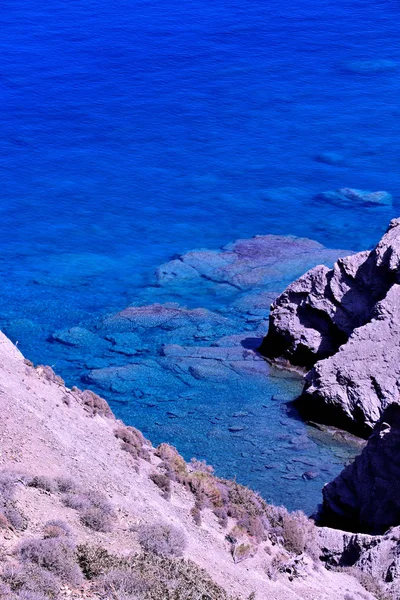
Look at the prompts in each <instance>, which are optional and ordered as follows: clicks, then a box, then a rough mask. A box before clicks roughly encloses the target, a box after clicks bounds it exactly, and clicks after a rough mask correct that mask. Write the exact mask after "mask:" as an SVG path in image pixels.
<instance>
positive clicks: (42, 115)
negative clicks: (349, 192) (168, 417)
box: [0, 0, 400, 509]
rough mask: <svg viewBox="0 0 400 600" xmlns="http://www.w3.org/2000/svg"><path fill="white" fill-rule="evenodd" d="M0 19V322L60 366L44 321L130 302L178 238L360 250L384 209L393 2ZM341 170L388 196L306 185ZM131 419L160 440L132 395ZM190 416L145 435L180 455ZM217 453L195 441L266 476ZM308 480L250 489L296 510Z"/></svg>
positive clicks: (392, 97) (396, 93) (150, 4)
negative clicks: (351, 204) (360, 203)
mask: <svg viewBox="0 0 400 600" xmlns="http://www.w3.org/2000/svg"><path fill="white" fill-rule="evenodd" d="M0 20H1V31H2V35H1V40H0V44H1V51H2V62H1V79H0V84H1V94H2V107H3V110H2V120H1V128H2V131H1V140H2V141H1V151H2V153H1V162H0V167H1V181H2V199H1V203H0V243H1V254H0V273H1V286H0V325H1V326H3V327H4V329H5V331H6V332H7V333H9V335H10V336H11V337H12V339H14V340H18V342H19V347H20V348H21V349H22V350H23V351H24V352H25V353H26V354H27V355H28V356H29V357H30V358H32V359H33V360H34V361H35V362H48V363H50V364H55V365H56V366H55V368H56V369H57V370H58V371H59V372H60V373H61V375H63V376H65V378H66V379H67V381H69V383H73V381H72V379H73V378H75V377H77V376H78V375H79V374H82V372H83V370H84V367H83V366H82V365H81V370H79V365H77V364H76V363H73V367H71V366H70V364H71V363H69V362H68V361H67V360H65V359H63V357H62V356H61V355H60V349H59V348H58V349H56V347H55V345H54V344H50V343H49V342H48V337H49V335H50V334H51V333H52V332H54V331H55V330H58V329H60V328H61V327H66V326H72V325H76V324H77V323H79V322H81V321H85V320H87V319H88V318H89V316H90V318H96V317H100V316H101V315H103V314H104V313H108V312H113V311H116V310H119V309H121V308H124V307H125V306H127V305H129V304H130V303H132V302H134V301H135V299H136V298H138V297H140V295H141V294H144V292H143V290H144V287H145V286H146V285H147V284H148V283H149V282H151V278H152V272H153V270H154V268H155V267H156V266H157V265H159V264H160V263H162V262H164V261H166V260H168V259H169V258H170V257H171V256H173V255H174V254H176V253H182V252H186V251H188V250H190V249H191V248H194V247H206V248H216V247H219V246H221V245H223V244H226V243H228V242H230V241H231V240H234V239H236V238H238V237H250V236H252V235H255V234H265V233H278V234H294V235H301V236H307V237H311V238H313V239H317V240H318V241H320V242H322V243H323V244H325V245H327V246H329V247H341V248H351V249H355V250H357V249H362V248H366V247H370V246H371V244H373V243H374V242H376V241H377V240H378V238H379V236H380V235H381V234H382V232H383V231H384V229H385V227H386V225H387V223H388V221H389V219H390V218H391V217H393V216H398V212H399V210H398V209H399V202H400V173H399V170H398V159H399V145H398V140H399V129H400V119H399V115H400V108H399V103H398V98H399V97H400V78H399V73H400V67H399V68H396V63H399V64H400V43H399V42H400V32H399V29H398V25H397V23H398V4H397V3H396V2H394V1H391V0H387V1H378V0H377V1H376V2H371V3H365V2H357V1H355V0H340V1H339V2H338V1H337V0H336V1H333V0H322V1H320V2H318V3H315V2H311V0H299V1H298V2H296V3H295V5H294V3H293V2H289V1H288V0H279V2H277V1H270V2H268V3H266V2H261V1H260V0H254V1H253V2H252V3H243V2H237V1H230V2H224V3H215V2H208V1H207V0H191V2H189V3H181V2H177V1H176V0H173V1H170V2H165V1H163V2H161V1H160V0H149V1H137V2H134V3H133V2H127V1H123V0H115V1H114V2H112V3H110V2H105V1H104V0H87V1H86V2H84V3H83V2H76V1H75V2H66V1H63V0H48V1H47V2H46V3H45V4H44V5H38V4H37V3H34V2H32V1H31V0H25V1H24V2H22V1H21V0H13V1H12V2H11V1H10V0H5V1H4V2H3V4H2V11H1V15H0ZM360 61H361V62H360ZM362 61H378V62H376V63H374V64H373V65H372V68H366V67H365V64H366V63H364V62H362ZM379 61H391V62H386V63H385V62H379ZM360 65H361V66H360ZM370 67H371V65H370ZM324 152H335V153H338V154H340V155H341V156H342V160H341V161H340V162H339V163H338V164H334V165H332V164H326V163H323V162H320V161H318V160H316V156H318V155H319V154H321V153H324ZM345 186H348V187H355V188H362V189H370V190H382V189H383V190H387V191H389V192H390V193H391V194H393V197H394V205H393V208H383V207H379V208H378V207H377V208H366V207H355V208H354V209H349V208H339V207H337V206H332V205H329V204H321V203H318V202H315V201H314V200H313V197H314V196H315V194H317V193H318V192H321V191H326V190H334V189H337V188H341V187H345ZM282 187H292V188H296V190H297V191H296V193H294V194H292V197H290V196H289V195H288V194H282V193H280V194H276V193H271V191H270V190H271V188H273V189H275V188H282ZM146 294H147V296H146V297H147V298H149V293H148V292H146ZM146 294H145V295H146ZM150 296H151V294H150ZM153 296H154V298H153V299H154V300H157V290H154V292H153ZM149 299H151V298H149ZM204 304H207V299H206V298H204ZM214 308H215V307H214ZM221 308H223V307H222V306H221ZM271 385H272V384H271ZM290 385H291V386H292V387H291V390H292V394H293V395H294V394H295V393H296V389H297V388H296V385H297V384H290ZM282 386H283V388H284V391H285V393H287V389H286V387H287V382H284V383H282ZM109 399H110V401H111V402H113V401H114V402H115V406H114V408H115V409H116V411H117V412H118V410H119V409H118V406H119V405H118V404H117V403H116V399H115V398H113V397H112V395H111V396H110V397H109ZM225 401H226V398H225ZM238 402H239V400H238ZM236 408H237V407H236V406H235V410H236ZM125 412H126V411H125ZM256 412H257V411H256ZM123 413H124V411H123V410H122V409H120V414H121V415H123ZM161 417H162V415H161ZM129 418H130V419H132V421H133V420H135V423H136V424H138V425H140V426H143V428H144V429H146V428H147V430H148V432H149V433H150V434H152V435H153V438H154V439H156V438H157V435H156V433H155V427H156V426H155V425H152V424H151V423H153V422H154V420H155V418H154V416H151V418H150V417H148V414H147V413H146V411H145V409H144V408H143V407H142V409H141V410H137V409H136V408H135V410H134V411H133V412H131V413H129V414H128V419H129ZM159 418H160V417H159ZM226 418H228V417H226ZM162 422H164V421H162ZM165 422H166V421H165ZM185 423H186V424H185ZM185 423H184V424H183V425H182V424H181V429H180V430H179V431H177V430H176V429H174V430H173V431H172V432H169V430H168V427H169V425H168V426H167V425H165V431H163V430H162V431H161V432H160V433H159V435H158V437H160V438H162V437H163V433H165V434H168V437H169V438H170V441H173V442H175V443H176V444H177V446H178V447H181V448H182V449H183V450H184V451H185V454H186V455H188V457H189V456H190V455H191V454H196V444H195V443H194V442H193V443H192V444H190V439H191V438H190V435H189V434H188V427H189V428H193V427H192V425H193V422H191V421H190V417H188V418H187V419H186V421H185ZM278 425H279V424H278V423H277V425H276V427H278ZM300 426H302V425H301V424H300V425H299V423H298V422H295V421H293V427H292V430H293V431H296V428H298V427H300ZM158 427H160V426H158ZM196 428H200V430H201V426H200V425H199V424H198V423H197V424H196ZM161 429H162V428H161ZM230 439H231V438H229V440H230ZM262 439H263V438H262V434H261V433H260V443H261V441H262ZM263 447H264V449H265V448H267V449H268V443H265V444H264V446H263ZM321 448H322V447H321ZM282 452H283V450H282ZM321 452H322V453H323V452H325V449H324V448H322V449H321ZM225 453H226V451H225V450H224V449H221V450H220V451H218V448H215V447H214V446H212V445H210V444H206V443H204V444H203V448H202V450H201V454H202V456H204V457H206V458H208V459H209V460H210V462H213V461H212V457H215V458H216V460H214V462H215V463H216V464H217V467H218V469H219V472H221V473H222V474H228V475H230V476H232V474H236V475H237V477H238V479H241V480H243V481H245V482H246V483H250V484H252V485H255V486H258V487H259V488H263V477H264V476H261V475H258V479H252V478H251V477H250V476H249V468H248V463H246V461H245V463H244V464H242V465H241V464H240V460H239V458H238V459H237V461H236V462H237V464H236V465H234V466H232V465H227V463H226V461H225V459H224V455H225ZM285 456H286V455H285ZM242 458H243V457H242ZM235 460H236V459H235ZM285 460H286V459H285ZM339 462H340V461H339ZM224 465H225V466H224ZM339 468H340V464H339V465H338V466H337V469H339ZM309 483H310V482H306V483H304V485H303V484H302V485H303V488H302V493H301V494H299V493H298V490H297V491H296V493H293V490H292V492H290V490H288V481H287V480H282V481H280V482H279V483H278V484H277V486H276V489H274V490H272V489H271V485H270V483H268V485H267V484H266V485H265V486H264V488H263V493H264V494H265V495H268V496H271V497H272V499H274V500H276V501H283V502H286V503H287V504H288V505H290V506H293V507H294V506H296V502H297V503H298V505H300V506H302V507H304V508H306V509H310V507H312V506H315V505H316V503H317V501H318V497H319V493H320V492H319V489H320V487H321V485H322V483H323V482H322V483H321V481H316V482H315V483H311V487H310V485H309ZM307 486H308V487H307ZM296 507H297V506H296Z"/></svg>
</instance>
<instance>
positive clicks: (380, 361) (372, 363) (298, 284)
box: [261, 219, 400, 436]
mask: <svg viewBox="0 0 400 600" xmlns="http://www.w3.org/2000/svg"><path fill="white" fill-rule="evenodd" d="M399 267H400V219H394V220H393V221H391V223H390V226H389V229H388V231H387V233H386V234H385V235H384V236H383V238H382V240H381V241H380V242H379V244H378V245H377V246H376V248H374V249H373V250H372V251H371V252H367V251H366V252H360V253H358V254H355V255H353V256H349V257H346V258H342V259H339V260H338V261H337V262H336V263H335V265H334V267H333V269H328V268H327V267H324V266H318V267H315V268H314V269H311V271H308V272H307V273H306V274H305V275H303V276H302V277H300V279H298V280H297V281H295V282H294V283H292V284H291V285H290V286H289V287H288V288H287V289H286V290H285V291H284V293H283V294H281V296H279V297H278V299H277V300H276V301H275V302H274V304H273V305H272V307H271V314H270V328H269V332H268V335H267V337H266V338H265V339H264V341H263V344H262V346H261V352H262V353H263V354H264V355H265V356H267V357H268V358H270V359H273V360H275V361H277V362H283V363H286V364H291V365H295V366H300V367H303V368H305V369H311V371H310V372H309V373H308V375H307V376H306V382H305V387H304V392H303V396H302V406H303V409H304V410H306V412H308V413H309V415H310V416H311V417H312V419H313V420H320V421H322V422H328V423H331V424H334V425H338V426H340V427H343V428H345V429H349V430H352V431H354V432H356V433H358V434H361V435H364V436H367V435H368V434H369V433H370V431H371V429H372V427H373V426H374V424H375V423H376V422H377V421H378V419H379V418H380V416H381V414H382V412H383V410H384V409H385V408H386V406H387V405H388V404H390V403H391V402H397V401H398V400H399V387H400V366H399V361H398V347H399V344H400V313H399V306H400V303H399V300H400V287H399V284H398V282H399V281H400V277H399Z"/></svg>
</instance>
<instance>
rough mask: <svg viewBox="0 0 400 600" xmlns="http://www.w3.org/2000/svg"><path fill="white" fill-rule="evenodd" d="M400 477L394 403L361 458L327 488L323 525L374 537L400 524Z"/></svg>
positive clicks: (399, 423)
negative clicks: (373, 535)
mask: <svg viewBox="0 0 400 600" xmlns="http://www.w3.org/2000/svg"><path fill="white" fill-rule="evenodd" d="M399 474H400V406H399V405H398V404H392V405H391V406H389V407H388V408H387V409H386V410H385V411H384V413H383V416H382V419H381V421H380V422H379V423H378V424H377V425H376V427H375V429H374V431H373V433H372V435H371V436H370V438H369V440H368V444H367V445H366V447H365V448H364V450H363V451H362V453H361V455H360V456H358V457H357V458H356V459H355V461H354V462H353V463H351V464H350V465H349V466H347V467H346V468H345V469H344V470H343V471H342V473H341V474H340V475H339V476H338V477H337V478H336V479H334V481H332V482H331V483H329V484H327V485H326V486H325V487H324V489H323V497H324V502H323V508H322V512H321V522H322V523H324V524H327V525H332V526H335V527H340V528H342V529H346V530H348V531H356V532H364V533H372V534H383V533H384V532H386V531H387V530H388V529H389V528H390V527H393V526H395V525H400V494H399V491H400V478H399Z"/></svg>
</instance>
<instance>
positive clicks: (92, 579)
mask: <svg viewBox="0 0 400 600" xmlns="http://www.w3.org/2000/svg"><path fill="white" fill-rule="evenodd" d="M0 401H1V406H2V418H1V419H0V538H1V545H2V546H1V547H2V554H1V564H0V598H2V599H3V598H4V599H7V600H48V599H50V598H52V599H53V600H60V599H64V598H70V599H71V600H82V598H87V599H93V600H94V599H99V598H109V599H111V598H112V599H115V598H118V600H120V599H123V600H138V599H139V600H161V599H162V600H164V599H167V598H172V597H173V598H176V599H179V600H189V599H190V598H194V597H196V598H197V597H199V598H200V597H201V598H210V599H211V600H228V599H229V600H236V599H239V598H241V599H243V600H245V599H247V598H249V596H250V597H251V598H256V599H259V600H261V599H262V600H264V599H268V598H274V600H298V599H304V600H310V599H311V598H315V597H317V596H318V597H319V598H323V599H324V600H337V599H338V598H339V599H343V600H345V599H347V598H348V597H349V595H351V597H356V598H359V597H361V596H362V595H363V596H362V597H363V598H372V596H370V595H369V594H368V593H366V592H365V590H364V589H363V588H362V587H361V586H360V584H359V583H358V582H357V580H356V579H354V577H352V576H349V575H348V574H346V573H335V572H330V571H327V570H325V569H315V568H314V567H313V564H314V563H313V561H314V562H315V561H316V560H317V557H318V554H319V545H318V543H317V541H316V537H315V527H314V526H313V524H312V523H311V522H310V521H308V519H307V518H306V517H305V516H304V515H299V514H297V513H295V514H293V515H292V514H290V513H287V511H285V510H284V509H278V508H276V507H271V506H268V505H266V504H265V502H264V501H263V500H262V499H261V498H260V497H259V496H258V495H257V494H255V493H254V492H251V491H250V490H248V489H247V488H243V487H241V486H239V485H238V484H236V483H235V482H228V481H224V480H221V479H218V478H217V477H214V475H213V474H212V469H210V468H209V467H207V466H206V465H205V464H203V463H199V462H198V461H197V462H196V461H195V462H194V463H191V464H187V463H185V461H184V460H183V459H182V457H180V456H179V454H178V453H177V451H176V450H175V449H174V448H172V447H171V446H168V445H167V444H161V446H159V447H158V448H153V446H152V445H151V443H150V442H148V441H147V440H145V438H144V437H143V436H142V434H141V433H140V432H139V431H138V430H136V429H135V428H133V427H125V425H124V424H123V423H122V422H121V421H117V420H116V419H115V417H114V416H113V414H112V412H111V410H110V409H109V407H108V405H107V403H106V402H105V401H104V400H102V399H101V398H100V397H99V396H97V395H96V394H94V393H93V392H90V391H88V390H87V391H83V392H82V391H80V390H79V389H77V388H72V389H68V388H66V387H65V385H64V383H63V381H62V380H61V378H59V377H57V375H55V373H54V372H53V371H52V369H51V368H49V367H42V366H39V367H36V368H35V367H34V366H33V365H32V363H30V362H29V361H27V360H25V359H24V357H23V356H22V355H21V353H20V352H19V351H18V349H17V348H16V347H15V346H14V345H13V344H12V343H11V342H10V341H9V340H8V339H7V338H6V337H5V336H4V335H3V334H2V333H0ZM171 586H172V587H171ZM172 594H173V596H172ZM195 594H197V595H195ZM251 594H253V595H251Z"/></svg>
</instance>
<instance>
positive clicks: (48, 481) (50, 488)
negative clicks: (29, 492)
mask: <svg viewBox="0 0 400 600" xmlns="http://www.w3.org/2000/svg"><path fill="white" fill-rule="evenodd" d="M28 486H29V487H33V488H38V489H40V490H44V491H46V492H50V493H52V492H55V491H56V490H57V487H58V486H57V483H56V482H55V481H54V479H52V478H51V477H48V476H47V475H35V476H34V477H32V478H31V479H30V480H29V481H28Z"/></svg>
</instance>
